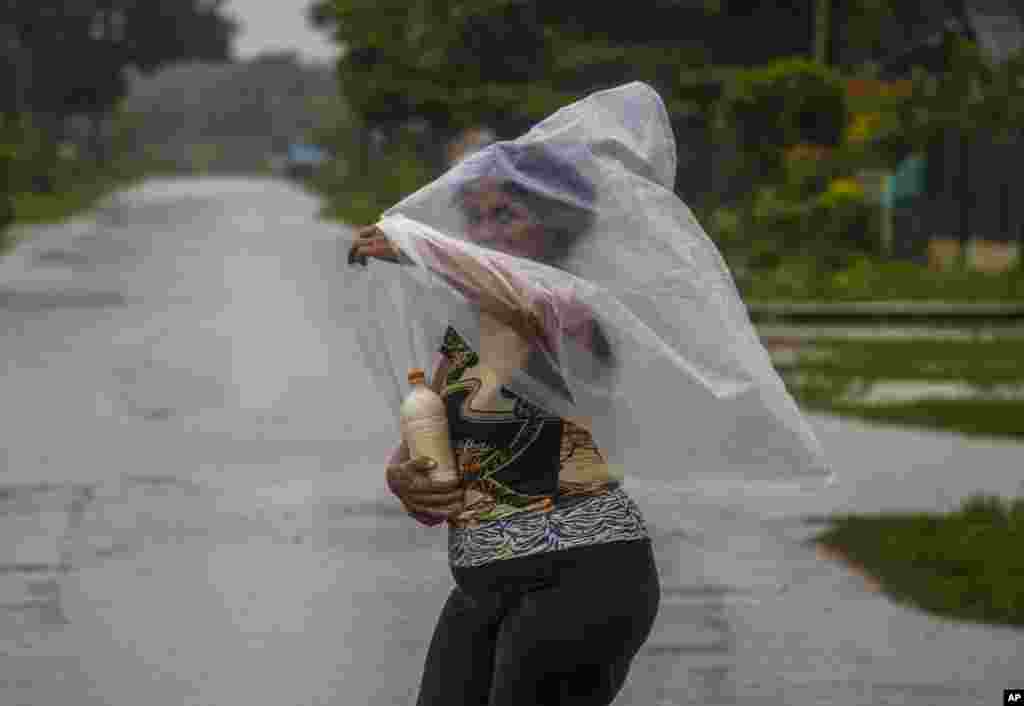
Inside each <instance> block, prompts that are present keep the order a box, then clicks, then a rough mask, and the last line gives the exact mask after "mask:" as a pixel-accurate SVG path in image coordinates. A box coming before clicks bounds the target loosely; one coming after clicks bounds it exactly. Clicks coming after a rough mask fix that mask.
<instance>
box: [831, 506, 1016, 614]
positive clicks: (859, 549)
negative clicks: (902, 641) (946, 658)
mask: <svg viewBox="0 0 1024 706" xmlns="http://www.w3.org/2000/svg"><path fill="white" fill-rule="evenodd" d="M830 523H831V527H829V529H827V530H825V531H824V532H822V533H820V534H818V535H817V536H816V537H814V539H813V540H812V541H813V542H816V543H820V544H822V545H824V546H826V547H828V548H830V549H833V550H835V551H837V552H839V553H840V554H841V555H843V556H844V557H845V558H846V559H847V560H848V561H849V562H850V563H852V564H854V565H857V566H859V567H862V568H863V569H864V570H865V571H866V572H867V573H868V574H869V575H871V576H872V577H874V578H875V579H876V580H877V581H878V582H879V584H880V585H881V587H882V590H883V591H884V592H885V593H886V594H887V595H889V596H891V597H892V598H893V599H895V600H897V601H899V602H902V603H905V604H908V605H912V606H914V607H916V608H919V609H920V610H923V611H925V612H928V613H932V614H935V615H939V616H942V617H947V618H953V619H958V620H968V621H976V622H982V623H989V624H1001V625H1013V626H1018V627H1020V626H1024V591H1022V590H1021V585H1022V581H1024V552H1022V551H1020V547H1021V546H1022V543H1024V498H1017V499H1015V500H1013V501H1004V500H1001V499H999V498H998V497H993V496H981V495H978V496H974V497H972V498H970V499H969V500H967V501H965V502H964V503H963V504H962V505H961V508H960V510H958V511H956V512H952V513H948V514H933V513H914V514H880V515H859V516H858V515H847V516H836V517H833V518H830Z"/></svg>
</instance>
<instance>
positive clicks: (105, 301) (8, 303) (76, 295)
mask: <svg viewBox="0 0 1024 706" xmlns="http://www.w3.org/2000/svg"><path fill="white" fill-rule="evenodd" d="M127 303H128V300H127V299H125V297H124V296H123V295H121V294H120V293H119V292H103V291H51V292H33V291H26V290H18V289H7V288H0V309H6V310H7V311H17V312H22V313H41V312H44V311H51V310H53V309H104V308H109V307H118V306H126V305H127Z"/></svg>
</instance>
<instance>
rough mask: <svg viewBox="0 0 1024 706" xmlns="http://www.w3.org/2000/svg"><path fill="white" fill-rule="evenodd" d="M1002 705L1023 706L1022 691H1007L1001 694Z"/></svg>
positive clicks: (1023, 692)
mask: <svg viewBox="0 0 1024 706" xmlns="http://www.w3.org/2000/svg"><path fill="white" fill-rule="evenodd" d="M1003 696H1004V697H1005V698H1004V699H1003V703H1004V704H1020V706H1024V689H1007V690H1006V691H1004V692H1003Z"/></svg>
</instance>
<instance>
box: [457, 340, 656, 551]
mask: <svg viewBox="0 0 1024 706" xmlns="http://www.w3.org/2000/svg"><path fill="white" fill-rule="evenodd" d="M441 353H442V354H443V355H444V356H445V358H447V360H448V370H447V376H446V380H445V384H444V386H443V388H442V393H441V396H442V397H443V398H444V400H445V402H446V404H447V412H448V421H449V425H450V430H451V439H452V445H453V448H454V451H455V457H456V460H457V463H458V466H459V471H460V473H461V474H462V478H463V482H464V484H465V486H466V508H465V510H464V511H463V512H462V513H460V514H459V515H458V516H456V517H455V518H453V519H452V520H451V521H450V522H449V535H448V539H449V543H448V548H449V561H450V563H451V564H452V565H453V566H479V565H482V564H486V563H489V562H492V561H496V560H500V559H510V558H513V557H520V556H528V555H531V554H539V553H541V552H546V551H554V550H559V549H568V548H570V547H577V546H584V545H589V544H599V543H604V542H617V541H627V540H633V539H643V538H646V537H647V536H648V533H647V529H646V527H645V525H644V521H643V518H642V516H641V515H640V511H639V509H638V508H637V507H636V505H635V504H634V502H633V500H632V499H631V498H630V497H629V496H628V495H626V493H625V491H623V490H622V488H621V486H620V483H618V482H617V481H616V480H614V479H613V478H612V476H611V474H610V473H609V469H608V466H607V464H606V463H605V461H604V458H603V457H602V456H601V452H600V450H599V449H598V448H597V446H596V445H595V444H594V441H593V439H592V438H591V436H590V434H589V432H587V431H586V430H585V429H583V428H582V427H579V426H577V425H575V424H573V423H571V422H569V421H567V420H563V419H561V418H559V417H556V416H553V415H551V414H549V413H547V412H545V411H544V410H543V409H540V408H539V407H536V406H535V405H533V404H531V403H529V402H528V401H527V400H525V399H523V398H521V397H519V396H517V395H516V394H514V393H512V392H511V391H509V390H508V389H506V388H505V387H504V386H498V385H497V384H496V381H495V378H494V375H493V373H492V372H490V371H489V370H488V369H487V368H486V367H484V366H482V365H481V364H480V359H479V356H477V354H476V353H475V352H474V351H472V350H471V349H470V348H469V346H468V345H467V344H466V342H465V341H464V340H463V339H462V338H461V337H460V336H459V335H458V333H456V331H455V330H454V329H453V328H451V327H449V328H448V329H447V331H446V332H445V338H444V343H443V345H442V346H441ZM495 388H497V389H495Z"/></svg>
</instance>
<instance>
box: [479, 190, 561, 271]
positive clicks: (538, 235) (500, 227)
mask: <svg viewBox="0 0 1024 706" xmlns="http://www.w3.org/2000/svg"><path fill="white" fill-rule="evenodd" d="M461 204H462V212H463V214H464V215H465V217H466V232H467V234H468V235H469V237H470V239H471V240H472V241H473V242H475V243H479V244H480V245H483V246H484V247H488V248H494V249H495V250H501V251H502V252H506V253H508V254H510V255H516V256H518V257H525V258H530V259H533V260H540V259H542V258H543V256H544V254H545V252H546V251H547V244H546V243H545V233H544V227H543V226H542V225H541V224H540V223H538V222H537V219H536V217H535V216H534V214H533V213H531V212H530V210H529V209H528V208H527V207H526V205H525V204H523V203H522V201H520V200H518V199H517V198H516V197H515V196H513V195H511V194H509V193H507V192H506V191H504V190H503V189H501V187H500V186H499V185H498V184H497V183H496V182H494V181H490V180H485V181H482V182H481V183H479V184H477V185H475V187H474V188H472V189H470V190H468V191H466V193H464V194H463V195H462V201H461Z"/></svg>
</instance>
